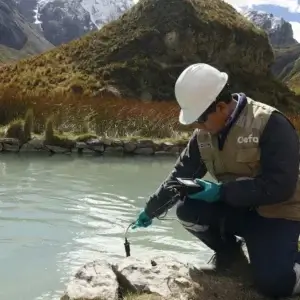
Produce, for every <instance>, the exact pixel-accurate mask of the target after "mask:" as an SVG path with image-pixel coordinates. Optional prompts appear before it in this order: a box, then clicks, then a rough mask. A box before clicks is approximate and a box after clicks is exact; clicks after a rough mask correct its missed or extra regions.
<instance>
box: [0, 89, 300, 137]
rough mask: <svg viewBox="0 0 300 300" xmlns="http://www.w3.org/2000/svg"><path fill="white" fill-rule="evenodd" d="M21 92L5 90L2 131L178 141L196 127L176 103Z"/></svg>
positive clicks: (297, 120)
mask: <svg viewBox="0 0 300 300" xmlns="http://www.w3.org/2000/svg"><path fill="white" fill-rule="evenodd" d="M15 95H16V94H15V93H14V91H13V90H11V91H9V92H7V91H6V92H5V93H4V92H2V94H1V92H0V106H1V110H0V136H4V135H6V136H7V137H18V138H20V137H22V138H23V139H25V140H26V139H28V137H29V136H30V132H31V133H34V134H37V135H41V134H45V133H46V134H48V136H49V132H50V133H51V135H52V136H55V135H56V136H60V137H68V138H71V139H74V138H80V137H82V136H102V137H103V136H104V137H111V138H121V139H126V138H130V137H137V138H151V139H171V140H177V139H182V138H187V137H188V136H189V134H191V132H192V130H193V128H192V126H182V125H180V124H179V122H178V114H179V107H178V105H177V104H176V103H175V102H169V101H167V102H141V101H140V100H134V99H120V98H118V97H113V96H110V97H100V96H97V97H90V98H88V97H84V96H82V95H72V96H70V95H64V94H56V95H55V96H53V95H52V96H46V95H42V96H41V95H40V96H37V95H31V96H24V97H20V96H18V97H16V96H15ZM26 114H27V116H26ZM25 118H26V122H24V121H23V120H24V119H25ZM289 119H290V120H291V121H292V122H293V124H294V125H295V126H296V128H297V130H298V131H299V132H300V117H299V116H298V115H289ZM47 132H48V133H47Z"/></svg>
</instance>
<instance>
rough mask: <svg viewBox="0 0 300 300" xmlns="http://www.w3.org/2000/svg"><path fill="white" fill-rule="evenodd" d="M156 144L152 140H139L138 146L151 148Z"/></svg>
mask: <svg viewBox="0 0 300 300" xmlns="http://www.w3.org/2000/svg"><path fill="white" fill-rule="evenodd" d="M153 146H154V142H153V141H152V140H140V141H138V144H137V147H138V148H148V147H149V148H150V147H153Z"/></svg>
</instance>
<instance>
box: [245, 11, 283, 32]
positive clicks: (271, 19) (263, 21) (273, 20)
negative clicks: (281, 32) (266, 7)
mask: <svg viewBox="0 0 300 300" xmlns="http://www.w3.org/2000/svg"><path fill="white" fill-rule="evenodd" d="M241 13H242V14H243V15H244V16H245V17H246V18H247V19H249V20H251V21H252V22H253V23H255V24H256V25H257V26H259V27H261V28H264V29H266V30H277V29H278V28H280V27H281V26H282V25H283V24H284V23H286V21H285V20H284V19H283V18H279V17H275V16H274V15H273V14H270V13H267V12H265V11H261V10H258V11H257V10H251V9H245V10H243V11H242V12H241Z"/></svg>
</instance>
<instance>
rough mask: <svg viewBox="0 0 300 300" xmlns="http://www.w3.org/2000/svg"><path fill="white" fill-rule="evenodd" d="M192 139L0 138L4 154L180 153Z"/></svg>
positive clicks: (147, 154)
mask: <svg viewBox="0 0 300 300" xmlns="http://www.w3.org/2000/svg"><path fill="white" fill-rule="evenodd" d="M187 142H188V141H184V140H181V141H176V142H168V141H161V142H159V141H153V140H150V139H140V140H138V139H130V140H121V139H108V138H92V139H87V140H86V141H76V140H65V141H59V142H57V141H56V142H51V141H50V142H49V141H47V140H45V139H43V138H38V137H34V138H32V139H30V140H29V141H27V142H22V141H20V140H19V139H15V138H0V152H1V153H21V152H46V153H47V152H48V153H49V154H50V155H53V154H72V153H74V154H78V155H85V154H88V155H106V154H111V155H121V156H122V155H144V156H150V155H174V156H175V155H178V154H179V153H180V152H181V151H182V150H183V149H184V148H185V146H186V145H187Z"/></svg>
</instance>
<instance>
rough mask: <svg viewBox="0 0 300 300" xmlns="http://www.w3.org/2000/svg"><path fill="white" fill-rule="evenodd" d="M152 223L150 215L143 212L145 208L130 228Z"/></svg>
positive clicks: (146, 225)
mask: <svg viewBox="0 0 300 300" xmlns="http://www.w3.org/2000/svg"><path fill="white" fill-rule="evenodd" d="M151 224H152V220H151V219H150V217H149V216H148V215H147V214H146V213H145V210H144V209H143V210H142V211H141V212H140V214H139V216H138V218H137V220H136V221H135V223H134V224H133V225H132V227H131V228H132V229H136V228H138V227H148V226H150V225H151Z"/></svg>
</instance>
